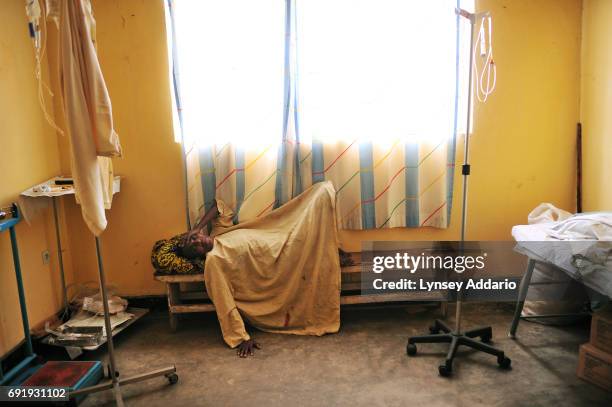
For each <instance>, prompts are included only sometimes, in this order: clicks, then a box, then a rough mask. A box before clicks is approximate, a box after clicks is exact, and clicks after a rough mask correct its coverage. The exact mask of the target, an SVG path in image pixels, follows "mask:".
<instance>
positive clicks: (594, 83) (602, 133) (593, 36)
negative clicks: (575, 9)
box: [580, 0, 612, 211]
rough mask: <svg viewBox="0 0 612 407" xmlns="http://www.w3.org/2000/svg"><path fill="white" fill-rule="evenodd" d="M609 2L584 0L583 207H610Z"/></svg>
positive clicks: (611, 69) (611, 22) (611, 68)
mask: <svg viewBox="0 0 612 407" xmlns="http://www.w3.org/2000/svg"><path fill="white" fill-rule="evenodd" d="M610 39H612V2H611V1H609V0H585V2H584V8H583V16H582V77H581V85H582V93H581V98H580V100H581V106H580V107H581V111H580V115H581V120H582V125H583V128H582V134H583V186H584V187H583V191H584V195H583V196H584V197H583V208H584V210H585V211H598V210H599V211H601V210H607V211H610V210H612V187H610V185H609V184H608V183H607V181H608V180H609V178H610V174H612V92H610V89H612V43H611V42H610Z"/></svg>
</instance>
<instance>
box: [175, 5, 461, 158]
mask: <svg viewBox="0 0 612 407" xmlns="http://www.w3.org/2000/svg"><path fill="white" fill-rule="evenodd" d="M286 1H289V2H292V5H293V7H294V12H295V21H296V24H295V27H293V29H292V30H291V43H292V47H287V48H286V47H285V19H286V18H287V17H286V15H285V11H286V9H285V7H286ZM173 4H174V19H175V22H176V26H175V32H176V39H177V55H178V60H179V61H180V81H181V83H182V86H181V89H180V93H181V108H182V126H183V130H184V132H183V134H184V135H185V137H186V139H187V140H195V141H197V143H198V144H200V145H210V144H217V145H223V144H224V143H226V142H229V141H231V142H236V143H237V144H239V145H243V146H246V147H249V146H253V145H260V144H261V143H271V142H278V141H280V140H281V137H282V132H283V128H282V127H283V126H282V125H283V104H284V102H285V97H284V91H285V78H287V80H288V81H290V82H291V84H290V86H291V87H292V89H295V90H296V91H297V95H298V98H297V101H298V103H297V106H294V108H296V109H297V111H298V115H299V133H300V135H301V137H302V139H304V141H306V140H310V139H318V140H322V141H333V140H354V139H374V140H377V142H378V143H385V142H392V141H397V140H401V141H418V140H422V139H427V140H430V141H432V140H437V139H446V138H448V137H450V136H451V135H452V131H453V124H454V123H453V118H454V115H455V106H454V104H455V69H456V64H455V55H456V54H455V47H456V42H455V40H456V16H455V13H454V8H455V6H456V5H457V0H436V1H423V0H412V1H411V0H285V1H283V0H258V1H253V0H232V1H215V0H198V1H186V0H174V1H173ZM461 6H462V7H463V8H467V9H468V10H473V0H468V1H462V2H461ZM462 26H463V28H462V33H461V35H462V37H463V38H464V39H466V38H467V33H469V27H468V24H465V22H462ZM288 50H291V52H292V53H293V54H292V57H291V58H290V59H291V60H292V61H293V60H295V59H297V61H298V63H297V64H296V65H292V68H291V72H290V74H289V73H287V72H285V70H284V60H285V53H286V52H288ZM462 52H464V55H465V56H467V55H468V52H469V51H468V50H467V41H463V43H462ZM462 62H463V64H462V66H461V76H462V77H467V57H464V58H462ZM285 75H286V76H285ZM459 86H460V88H459V89H460V90H461V91H463V88H465V84H463V82H461V83H460V85H459ZM461 101H463V102H465V97H463V96H462V97H461V98H460V102H461ZM464 104H465V103H460V106H461V105H464ZM458 117H459V118H460V119H461V118H462V117H464V115H463V116H462V115H461V111H460V115H459V116H458ZM461 124H462V120H460V121H459V127H458V128H459V131H460V132H462V131H463V130H464V129H463V128H462V126H461Z"/></svg>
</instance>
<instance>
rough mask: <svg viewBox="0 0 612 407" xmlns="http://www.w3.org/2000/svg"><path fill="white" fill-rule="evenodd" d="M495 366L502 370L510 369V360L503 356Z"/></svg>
mask: <svg viewBox="0 0 612 407" xmlns="http://www.w3.org/2000/svg"><path fill="white" fill-rule="evenodd" d="M497 364H498V365H499V367H501V368H502V369H510V366H511V365H512V360H510V358H509V357H506V356H504V357H503V358H502V359H497Z"/></svg>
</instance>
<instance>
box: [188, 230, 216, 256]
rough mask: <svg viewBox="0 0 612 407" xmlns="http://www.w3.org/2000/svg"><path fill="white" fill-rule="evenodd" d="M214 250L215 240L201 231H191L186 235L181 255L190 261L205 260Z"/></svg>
mask: <svg viewBox="0 0 612 407" xmlns="http://www.w3.org/2000/svg"><path fill="white" fill-rule="evenodd" d="M212 248H213V239H212V238H211V237H210V236H207V235H205V234H204V233H202V232H201V231H199V230H197V231H191V232H189V233H187V234H186V235H185V240H184V241H183V245H182V247H181V254H182V256H183V257H186V258H188V259H190V260H195V259H203V258H204V257H205V256H206V253H208V252H209V251H211V250H212Z"/></svg>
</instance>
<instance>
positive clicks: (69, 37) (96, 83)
mask: <svg viewBox="0 0 612 407" xmlns="http://www.w3.org/2000/svg"><path fill="white" fill-rule="evenodd" d="M60 7H61V8H60V24H59V53H60V59H59V64H60V74H61V81H62V96H63V104H64V114H65V117H66V128H67V130H68V134H69V135H70V164H71V168H72V177H73V178H74V187H75V192H76V197H77V201H78V202H79V204H80V205H81V211H82V214H83V219H84V220H85V223H86V224H87V227H88V228H89V229H90V230H91V231H92V232H93V233H94V234H95V235H96V236H99V235H100V234H101V233H102V232H103V231H104V230H105V229H106V214H105V213H104V208H105V207H106V208H110V204H111V200H112V196H113V194H112V191H113V189H112V188H113V172H112V163H111V161H110V158H108V157H120V156H121V145H120V143H119V136H118V135H117V133H116V132H115V130H114V129H113V116H112V108H111V101H110V97H109V95H108V91H107V89H106V83H105V82H104V77H103V76H102V70H101V68H100V64H99V62H98V55H97V53H96V48H95V44H94V31H95V20H94V18H93V14H92V12H91V4H90V2H89V0H81V1H72V0H62V2H61V6H60ZM98 156H99V157H98Z"/></svg>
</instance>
